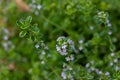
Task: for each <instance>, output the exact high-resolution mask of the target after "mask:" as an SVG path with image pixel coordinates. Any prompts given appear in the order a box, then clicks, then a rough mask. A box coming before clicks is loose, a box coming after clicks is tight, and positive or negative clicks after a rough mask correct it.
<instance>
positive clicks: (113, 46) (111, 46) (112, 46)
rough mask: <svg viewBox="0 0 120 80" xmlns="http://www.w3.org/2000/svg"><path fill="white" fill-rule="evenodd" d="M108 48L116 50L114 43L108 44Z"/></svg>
mask: <svg viewBox="0 0 120 80" xmlns="http://www.w3.org/2000/svg"><path fill="white" fill-rule="evenodd" d="M110 50H111V51H112V52H113V51H115V50H116V47H115V45H113V44H111V45H110Z"/></svg>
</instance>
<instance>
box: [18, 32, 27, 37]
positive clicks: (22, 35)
mask: <svg viewBox="0 0 120 80" xmlns="http://www.w3.org/2000/svg"><path fill="white" fill-rule="evenodd" d="M26 33H27V32H26V31H21V32H20V34H19V36H20V37H24V36H25V35H26Z"/></svg>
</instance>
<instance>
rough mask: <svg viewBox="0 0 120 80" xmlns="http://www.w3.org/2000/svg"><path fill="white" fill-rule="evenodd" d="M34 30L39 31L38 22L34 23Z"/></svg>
mask: <svg viewBox="0 0 120 80" xmlns="http://www.w3.org/2000/svg"><path fill="white" fill-rule="evenodd" d="M32 31H33V32H39V28H38V24H34V25H33V26H32Z"/></svg>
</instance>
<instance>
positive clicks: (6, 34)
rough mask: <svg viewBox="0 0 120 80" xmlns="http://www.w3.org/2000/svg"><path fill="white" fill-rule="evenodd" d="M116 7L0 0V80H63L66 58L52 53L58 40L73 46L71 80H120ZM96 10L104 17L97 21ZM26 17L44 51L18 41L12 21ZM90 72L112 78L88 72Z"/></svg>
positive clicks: (119, 9) (76, 0)
mask: <svg viewBox="0 0 120 80" xmlns="http://www.w3.org/2000/svg"><path fill="white" fill-rule="evenodd" d="M119 4H120V0H23V1H22V0H0V80H63V79H62V77H61V70H62V63H63V62H65V59H64V56H61V55H60V54H59V53H58V52H57V51H56V39H57V38H58V37H59V36H66V37H69V38H70V39H72V40H73V41H74V42H75V47H76V52H73V53H72V54H74V55H75V61H74V62H73V63H74V64H73V65H72V67H73V69H74V80H119V79H120V77H119V74H120V73H119V70H120V68H119V66H120V63H119V59H120V51H119V50H120V43H119V41H120V31H119V30H120V5H119ZM100 11H103V12H105V14H107V15H108V16H107V17H105V18H101V17H99V12H100ZM103 15H104V14H103ZM27 16H31V17H32V19H33V20H32V23H31V24H35V23H37V24H38V27H39V29H40V38H41V39H42V40H43V41H44V43H45V45H47V46H48V47H49V49H48V50H43V49H40V50H39V49H36V48H35V44H36V43H35V42H33V41H31V40H27V39H26V37H24V38H20V37H19V33H20V31H21V30H20V28H19V27H18V26H17V25H16V21H17V20H19V19H25V18H26V17H27ZM97 17H98V18H97ZM99 18H100V20H99ZM106 18H107V19H108V20H109V21H108V22H109V24H107V26H106V21H104V19H106ZM101 20H102V22H101ZM106 27H107V28H106ZM80 40H83V43H82V44H81V43H79V41H80ZM44 53H45V55H43V54H44ZM112 53H114V54H113V55H114V56H111V54H112ZM115 60H117V61H115ZM91 61H93V63H91V65H90V67H89V69H88V68H86V67H85V66H86V64H87V63H90V62H91ZM112 63H113V65H112V66H111V65H109V64H112ZM93 68H95V70H96V69H98V70H99V71H102V72H103V73H106V72H109V73H110V76H105V74H102V75H99V74H96V73H97V72H96V71H95V70H93V72H92V71H90V72H89V70H91V69H93ZM67 80H69V79H67ZM71 80H72V79H71Z"/></svg>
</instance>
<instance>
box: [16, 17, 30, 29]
mask: <svg viewBox="0 0 120 80" xmlns="http://www.w3.org/2000/svg"><path fill="white" fill-rule="evenodd" d="M16 24H17V25H18V26H19V27H20V28H21V29H26V28H28V27H29V25H26V24H25V21H23V20H22V19H21V20H17V21H16Z"/></svg>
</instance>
